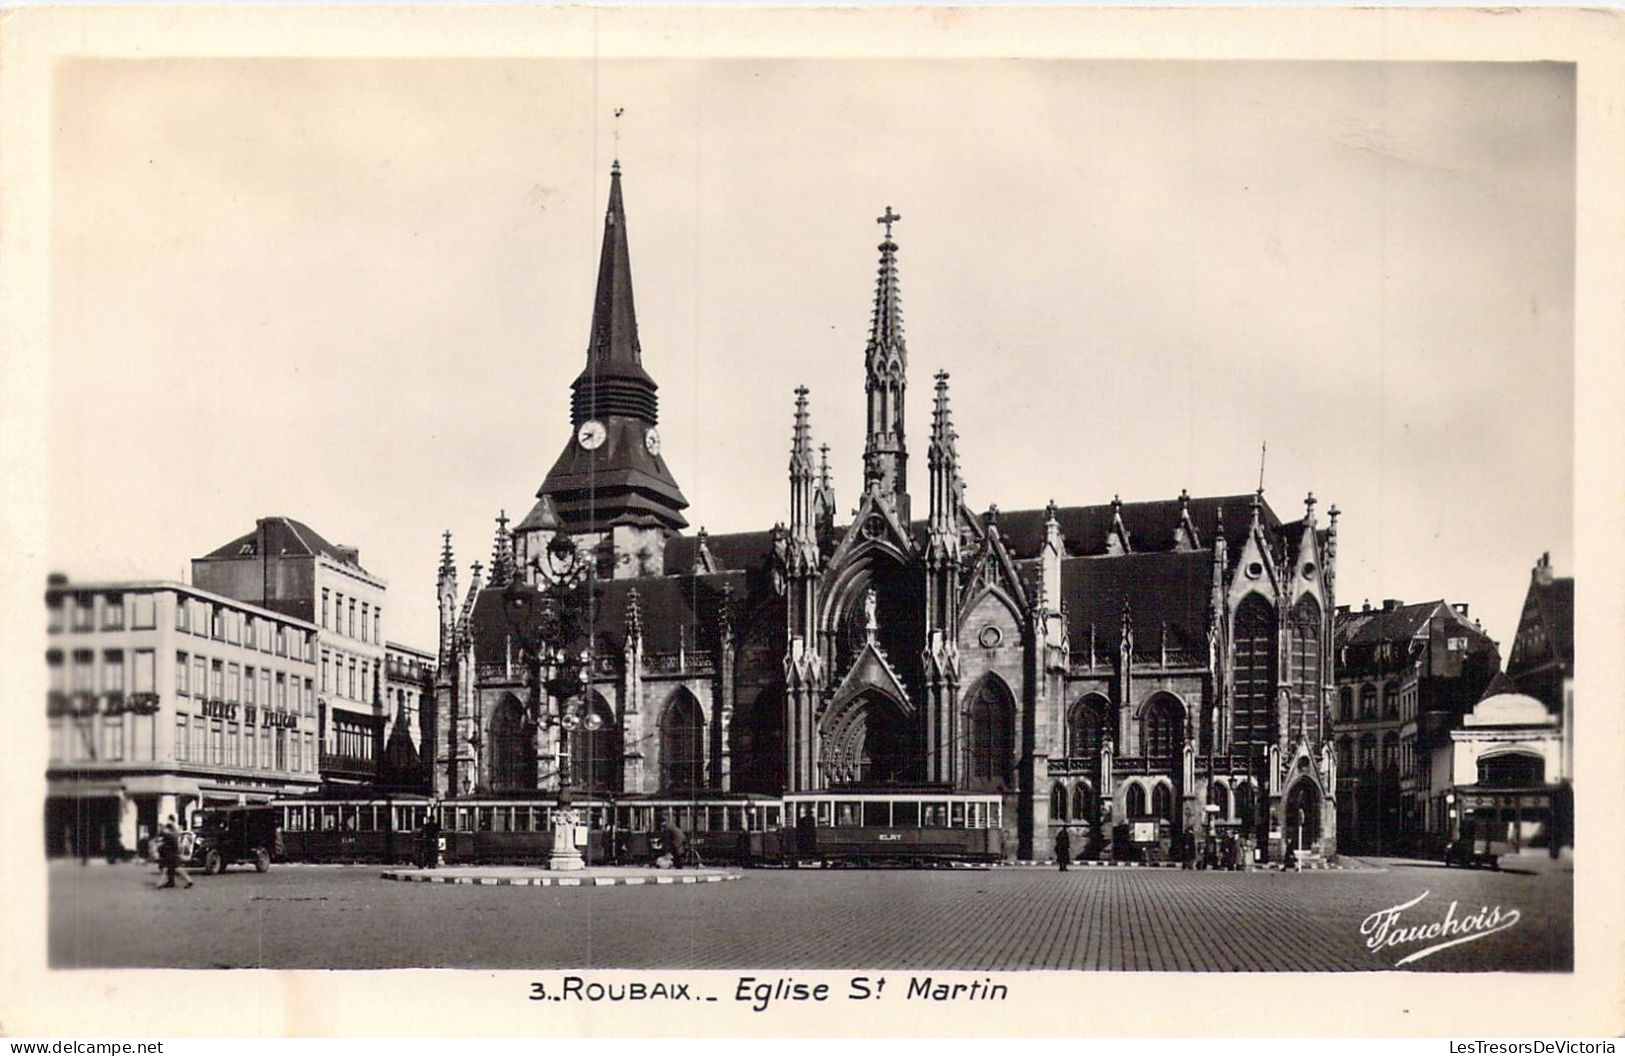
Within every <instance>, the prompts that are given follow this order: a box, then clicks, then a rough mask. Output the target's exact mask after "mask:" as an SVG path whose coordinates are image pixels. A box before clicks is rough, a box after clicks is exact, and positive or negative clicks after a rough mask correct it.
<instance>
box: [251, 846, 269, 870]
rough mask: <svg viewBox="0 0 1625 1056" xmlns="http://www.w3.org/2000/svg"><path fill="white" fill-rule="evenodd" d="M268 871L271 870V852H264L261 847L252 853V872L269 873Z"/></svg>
mask: <svg viewBox="0 0 1625 1056" xmlns="http://www.w3.org/2000/svg"><path fill="white" fill-rule="evenodd" d="M270 870H271V852H269V851H267V850H265V849H264V848H263V847H262V848H260V849H259V850H257V851H255V852H254V871H255V872H256V873H265V872H270Z"/></svg>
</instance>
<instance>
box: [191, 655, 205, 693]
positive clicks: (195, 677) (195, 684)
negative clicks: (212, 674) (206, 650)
mask: <svg viewBox="0 0 1625 1056" xmlns="http://www.w3.org/2000/svg"><path fill="white" fill-rule="evenodd" d="M192 692H193V693H194V694H196V695H197V696H198V697H199V698H203V697H207V696H208V695H209V662H208V661H207V660H205V659H203V657H201V656H196V655H194V656H193V657H192Z"/></svg>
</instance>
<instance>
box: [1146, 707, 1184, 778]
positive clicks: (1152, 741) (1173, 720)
mask: <svg viewBox="0 0 1625 1056" xmlns="http://www.w3.org/2000/svg"><path fill="white" fill-rule="evenodd" d="M1144 737H1145V745H1144V755H1145V757H1146V758H1147V759H1149V760H1152V761H1153V762H1154V763H1158V764H1160V763H1163V762H1167V761H1170V760H1173V759H1175V758H1177V757H1178V756H1179V755H1180V753H1181V752H1182V751H1183V750H1184V748H1185V708H1184V706H1183V705H1182V704H1180V703H1179V701H1178V700H1177V699H1176V698H1175V697H1173V696H1172V695H1171V694H1168V693H1158V694H1157V695H1156V696H1154V697H1152V698H1151V702H1150V703H1149V704H1147V705H1146V708H1145V733H1144Z"/></svg>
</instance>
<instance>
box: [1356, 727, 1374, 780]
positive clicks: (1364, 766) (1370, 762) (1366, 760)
mask: <svg viewBox="0 0 1625 1056" xmlns="http://www.w3.org/2000/svg"><path fill="white" fill-rule="evenodd" d="M1376 768H1377V735H1376V734H1374V733H1367V734H1363V735H1362V736H1361V737H1360V769H1361V770H1362V771H1366V772H1369V771H1372V770H1375V769H1376Z"/></svg>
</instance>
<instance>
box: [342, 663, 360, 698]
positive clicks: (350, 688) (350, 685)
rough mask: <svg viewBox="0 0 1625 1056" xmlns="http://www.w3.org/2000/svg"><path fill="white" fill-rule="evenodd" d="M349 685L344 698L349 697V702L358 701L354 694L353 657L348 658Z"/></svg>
mask: <svg viewBox="0 0 1625 1056" xmlns="http://www.w3.org/2000/svg"><path fill="white" fill-rule="evenodd" d="M349 683H350V684H349V692H347V693H345V696H347V697H349V698H350V699H351V700H359V699H360V698H359V697H357V696H356V694H355V657H353V656H352V657H350V678H349Z"/></svg>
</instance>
